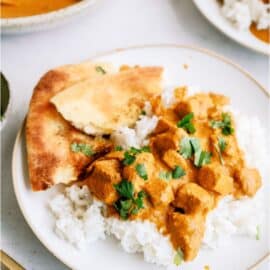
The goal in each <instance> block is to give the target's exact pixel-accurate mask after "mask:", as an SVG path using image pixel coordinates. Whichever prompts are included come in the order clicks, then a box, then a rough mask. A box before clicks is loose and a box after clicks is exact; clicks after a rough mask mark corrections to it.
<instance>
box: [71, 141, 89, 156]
mask: <svg viewBox="0 0 270 270" xmlns="http://www.w3.org/2000/svg"><path fill="white" fill-rule="evenodd" d="M70 148H71V151H72V152H75V153H83V154H84V155H86V156H88V157H90V156H92V155H94V151H93V149H92V147H91V146H90V145H88V144H84V143H72V144H71V145H70Z"/></svg>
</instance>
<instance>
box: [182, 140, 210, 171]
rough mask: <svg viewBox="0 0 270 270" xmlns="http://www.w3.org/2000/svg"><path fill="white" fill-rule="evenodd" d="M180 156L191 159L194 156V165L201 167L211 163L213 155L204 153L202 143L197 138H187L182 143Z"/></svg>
mask: <svg viewBox="0 0 270 270" xmlns="http://www.w3.org/2000/svg"><path fill="white" fill-rule="evenodd" d="M180 154H181V155H182V156H183V157H184V158H185V159H188V158H191V157H192V156H193V155H194V165H195V166H196V167H201V166H203V165H205V164H208V163H210V160H211V153H209V152H206V151H203V150H202V149H201V146H200V141H199V139H197V138H192V137H185V138H183V139H182V140H181V142H180Z"/></svg>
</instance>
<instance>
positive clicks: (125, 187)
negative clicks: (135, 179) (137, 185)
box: [114, 179, 134, 199]
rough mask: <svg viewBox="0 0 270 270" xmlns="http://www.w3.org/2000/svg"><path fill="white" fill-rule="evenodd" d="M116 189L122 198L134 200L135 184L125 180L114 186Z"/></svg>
mask: <svg viewBox="0 0 270 270" xmlns="http://www.w3.org/2000/svg"><path fill="white" fill-rule="evenodd" d="M114 188H115V189H116V191H117V192H118V194H119V195H120V196H121V197H124V198H127V199H132V198H133V193H134V190H133V184H132V183H131V182H129V181H127V180H126V179H123V180H122V181H121V182H120V183H119V184H117V185H114Z"/></svg>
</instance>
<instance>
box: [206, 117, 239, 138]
mask: <svg viewBox="0 0 270 270" xmlns="http://www.w3.org/2000/svg"><path fill="white" fill-rule="evenodd" d="M210 126H211V127H212V128H221V131H222V134H224V135H226V136H227V135H231V134H233V133H234V128H233V127H232V121H231V116H230V115H229V114H228V113H222V115H221V121H215V120H212V121H210Z"/></svg>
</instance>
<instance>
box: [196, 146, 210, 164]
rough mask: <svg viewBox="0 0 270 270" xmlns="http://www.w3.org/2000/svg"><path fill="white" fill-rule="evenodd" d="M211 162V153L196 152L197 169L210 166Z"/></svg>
mask: <svg viewBox="0 0 270 270" xmlns="http://www.w3.org/2000/svg"><path fill="white" fill-rule="evenodd" d="M210 161H211V153H209V152H206V151H202V150H199V151H197V152H195V158H194V165H195V166H196V167H202V166H203V165H205V164H209V163H210Z"/></svg>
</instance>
